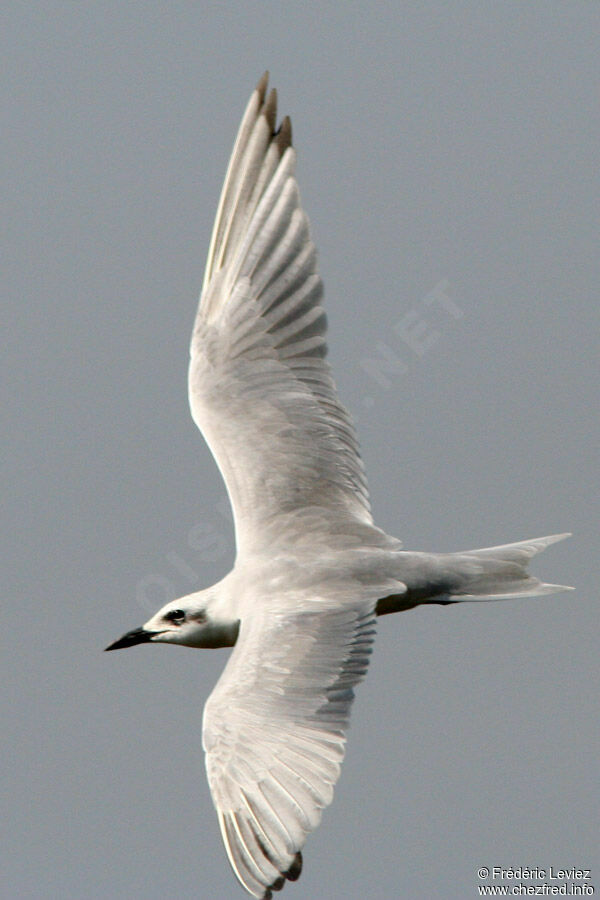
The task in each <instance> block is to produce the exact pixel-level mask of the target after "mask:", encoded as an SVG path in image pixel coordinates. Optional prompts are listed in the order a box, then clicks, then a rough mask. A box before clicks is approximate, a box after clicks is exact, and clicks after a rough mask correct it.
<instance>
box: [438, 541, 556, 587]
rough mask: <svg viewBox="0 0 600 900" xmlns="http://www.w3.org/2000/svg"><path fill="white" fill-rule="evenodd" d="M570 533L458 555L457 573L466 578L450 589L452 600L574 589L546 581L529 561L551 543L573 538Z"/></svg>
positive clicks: (469, 551)
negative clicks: (532, 572) (532, 569)
mask: <svg viewBox="0 0 600 900" xmlns="http://www.w3.org/2000/svg"><path fill="white" fill-rule="evenodd" d="M570 536H571V535H570V534H569V533H565V534H552V535H549V536H548V537H542V538H533V539H532V540H528V541H518V542H517V543H514V544H502V545H501V546H499V547H484V548H483V549H481V550H468V551H466V552H464V553H457V554H455V558H456V563H457V566H456V568H457V572H459V573H460V572H461V571H462V574H463V577H462V578H461V579H459V581H458V583H457V584H456V585H455V586H453V588H452V590H451V591H450V599H451V600H454V601H462V600H477V601H481V600H500V599H507V600H508V599H511V598H514V597H538V596H541V595H543V594H554V593H558V592H559V591H572V590H573V588H572V587H568V586H566V585H563V584H546V583H544V582H543V581H540V579H539V578H535V577H534V576H533V575H530V574H529V572H528V571H527V566H528V564H529V561H530V560H531V559H532V557H533V556H535V555H536V554H537V553H541V552H542V550H545V549H546V547H549V546H550V545H551V544H556V543H557V542H558V541H562V540H564V539H565V538H568V537H570Z"/></svg>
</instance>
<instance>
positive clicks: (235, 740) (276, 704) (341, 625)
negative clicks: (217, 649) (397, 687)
mask: <svg viewBox="0 0 600 900" xmlns="http://www.w3.org/2000/svg"><path fill="white" fill-rule="evenodd" d="M374 623H375V619H374V615H373V604H372V603H371V602H367V603H365V602H361V603H358V602H356V603H352V601H350V603H349V605H344V604H338V605H336V606H335V607H333V606H329V607H327V606H325V607H324V606H323V602H322V601H319V600H316V599H315V600H314V601H311V602H310V603H309V604H307V603H304V604H303V605H302V607H301V608H300V609H295V610H292V611H290V612H288V613H280V614H279V615H278V614H276V613H273V614H271V615H270V616H269V617H267V616H266V615H264V614H263V615H261V616H256V615H254V616H250V617H249V618H248V619H247V620H245V621H243V622H242V626H241V631H240V636H239V638H238V642H237V644H236V646H235V648H234V650H233V652H232V655H231V657H230V659H229V662H228V664H227V666H226V668H225V671H224V672H223V674H222V676H221V679H220V680H219V682H218V684H217V686H216V687H215V690H214V691H213V693H212V695H211V696H210V697H209V699H208V701H207V704H206V707H205V710H204V726H203V742H204V749H205V751H206V768H207V773H208V781H209V785H210V789H211V793H212V797H213V801H214V804H215V807H216V809H217V813H218V817H219V823H220V826H221V833H222V835H223V840H224V842H225V847H226V849H227V854H228V856H229V861H230V862H231V865H232V867H233V869H234V871H235V873H236V875H237V877H238V878H239V880H240V881H241V883H242V884H243V885H244V887H245V888H246V890H248V891H249V892H250V893H251V894H253V895H254V896H255V897H262V898H269V897H271V891H273V890H279V889H280V888H281V887H283V885H284V883H285V880H286V879H289V880H292V881H293V880H295V879H296V878H297V877H298V876H299V874H300V868H301V863H302V857H301V854H300V851H301V848H302V847H303V845H304V842H305V839H306V836H307V834H308V833H309V832H310V831H312V830H313V829H314V828H316V827H317V825H318V824H319V821H320V819H321V811H322V810H323V808H324V807H326V806H327V805H328V804H329V803H330V802H331V799H332V796H333V786H334V784H335V783H336V781H337V779H338V776H339V773H340V765H341V762H342V759H343V756H344V747H345V741H346V730H347V727H348V719H349V714H350V706H351V703H352V700H353V697H354V694H353V687H354V685H355V684H356V683H357V682H358V681H360V680H361V679H362V678H363V676H364V674H365V672H366V668H367V664H368V659H369V654H370V652H371V645H372V642H373V639H374V633H375V627H374Z"/></svg>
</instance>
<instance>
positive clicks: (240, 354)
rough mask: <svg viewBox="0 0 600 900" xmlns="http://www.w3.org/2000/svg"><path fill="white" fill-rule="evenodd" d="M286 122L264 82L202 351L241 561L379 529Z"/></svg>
mask: <svg viewBox="0 0 600 900" xmlns="http://www.w3.org/2000/svg"><path fill="white" fill-rule="evenodd" d="M275 117H276V95H275V92H274V91H271V93H270V94H269V95H268V96H267V95H266V79H262V80H261V82H260V83H259V85H258V87H257V88H256V90H255V91H254V93H253V94H252V97H251V98H250V102H249V104H248V107H247V110H246V113H245V115H244V118H243V120H242V124H241V125H240V129H239V133H238V137H237V140H236V143H235V146H234V150H233V154H232V157H231V162H230V164H229V168H228V171H227V175H226V178H225V184H224V186H223V192H222V195H221V201H220V203H219V208H218V211H217V216H216V220H215V226H214V231H213V236H212V240H211V245H210V250H209V254H208V261H207V265H206V275H205V280H204V287H203V291H202V296H201V299H200V305H199V309H198V315H197V317H196V322H195V326H194V333H193V337H192V343H191V360H190V371H189V396H190V406H191V410H192V416H193V418H194V421H195V422H196V424H197V425H198V427H199V428H200V429H201V431H202V433H203V435H204V437H205V439H206V441H207V443H208V444H209V446H210V448H211V450H212V452H213V455H214V457H215V460H216V462H217V464H218V466H219V468H220V470H221V472H222V474H223V477H224V479H225V482H226V485H227V490H228V493H229V497H230V500H231V504H232V506H233V512H234V518H235V531H236V541H237V544H238V553H239V554H241V555H244V553H252V552H256V551H257V550H262V549H264V548H265V547H266V548H270V547H272V545H273V542H274V541H278V542H279V543H280V544H284V543H286V542H288V543H289V542H293V541H294V540H296V539H297V537H298V535H300V536H303V535H304V534H306V532H307V531H308V530H311V531H313V532H316V531H318V530H319V529H320V530H321V532H322V531H323V530H324V529H325V530H328V531H329V532H330V533H331V532H332V531H335V532H336V533H338V532H339V531H343V530H344V529H350V531H352V529H353V528H356V529H358V530H359V531H360V530H361V529H362V530H363V531H368V529H369V527H371V526H372V518H371V514H370V509H369V500H368V492H367V483H366V478H365V473H364V467H363V464H362V461H361V459H360V454H359V450H358V442H357V439H356V434H355V431H354V427H353V425H352V422H351V420H350V417H349V416H348V413H347V412H346V410H345V409H344V407H343V406H342V404H341V403H340V401H339V398H338V395H337V391H336V388H335V384H334V382H333V378H332V377H331V372H330V368H329V365H328V364H327V362H326V361H325V359H324V356H325V352H326V343H325V329H326V321H325V314H324V311H323V309H322V307H321V302H322V296H323V287H322V284H321V279H320V277H319V273H318V271H317V264H316V250H315V246H314V244H313V242H312V239H311V236H310V230H309V224H308V218H307V216H306V213H305V212H304V209H303V208H302V203H301V200H300V194H299V191H298V184H297V182H296V176H295V171H294V170H295V151H294V149H293V147H292V146H291V127H290V124H289V119H287V118H286V119H284V120H283V122H282V124H281V126H280V128H279V129H276V128H275V124H276V122H275ZM311 517H312V518H311ZM309 519H310V522H311V524H310V526H308V525H307V522H308V520H309ZM319 522H320V523H321V525H319V524H318V523H319ZM286 535H287V537H286Z"/></svg>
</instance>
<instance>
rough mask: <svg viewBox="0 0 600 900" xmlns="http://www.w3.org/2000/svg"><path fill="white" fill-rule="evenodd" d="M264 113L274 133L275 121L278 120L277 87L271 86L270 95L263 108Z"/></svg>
mask: <svg viewBox="0 0 600 900" xmlns="http://www.w3.org/2000/svg"><path fill="white" fill-rule="evenodd" d="M262 114H263V116H264V117H265V119H266V120H267V125H268V126H269V131H270V132H271V133H273V132H274V131H275V122H276V120H277V88H271V90H270V91H269V96H268V97H267V99H266V101H265V104H264V106H263V108H262Z"/></svg>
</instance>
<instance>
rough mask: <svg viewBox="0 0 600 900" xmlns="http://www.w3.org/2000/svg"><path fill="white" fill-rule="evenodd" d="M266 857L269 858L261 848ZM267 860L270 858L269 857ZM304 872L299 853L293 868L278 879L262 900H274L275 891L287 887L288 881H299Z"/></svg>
mask: <svg viewBox="0 0 600 900" xmlns="http://www.w3.org/2000/svg"><path fill="white" fill-rule="evenodd" d="M261 849H262V850H263V852H264V853H265V856H267V853H266V851H265V850H264V848H262V847H261ZM267 859H269V857H268V856H267ZM301 872H302V854H301V853H300V852H299V851H298V853H296V855H295V857H294V861H293V862H292V864H291V866H290V867H289V869H288V870H287V872H282V874H281V875H280V876H279V878H276V879H275V881H274V882H273V883H272V884H270V885H269V886H268V888H267V889H266V891H265V892H264V894H263V895H262V898H261V900H273V891H280V890H282V888H283V887H284V886H285V883H286V881H298V879H299V878H300V873H301Z"/></svg>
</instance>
